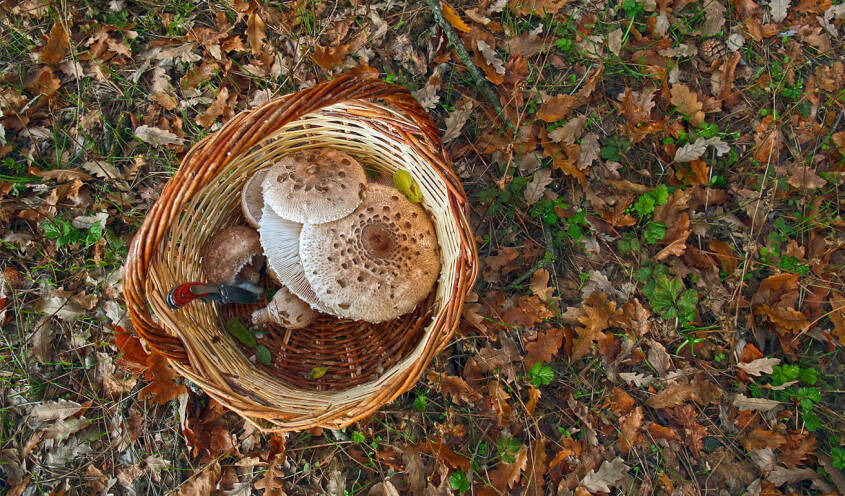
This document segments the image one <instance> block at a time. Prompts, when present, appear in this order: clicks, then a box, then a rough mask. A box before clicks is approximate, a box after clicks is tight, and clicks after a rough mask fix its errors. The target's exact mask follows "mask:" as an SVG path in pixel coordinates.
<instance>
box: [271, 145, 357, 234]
mask: <svg viewBox="0 0 845 496" xmlns="http://www.w3.org/2000/svg"><path fill="white" fill-rule="evenodd" d="M366 184H367V176H366V174H365V173H364V168H363V167H361V164H359V163H358V161H356V160H355V159H354V158H352V157H350V156H349V155H347V154H345V153H343V152H340V151H338V150H332V149H329V148H314V149H310V150H305V151H298V152H294V153H293V154H290V155H285V156H284V157H282V158H280V159H279V160H278V161H277V162H276V163H275V164H273V166H271V167H270V169H269V170H268V171H267V175H266V177H265V178H264V181H263V182H262V186H263V191H264V202H265V203H267V204H269V205H270V207H272V208H273V210H274V211H275V212H276V214H278V215H279V216H280V217H282V218H284V219H288V220H292V221H294V222H299V223H301V224H304V223H310V224H321V223H324V222H331V221H333V220H337V219H340V218H341V217H345V216H347V215H349V213H350V212H352V211H353V210H355V207H357V206H358V205H360V204H361V201H362V200H363V198H364V189H365V187H366Z"/></svg>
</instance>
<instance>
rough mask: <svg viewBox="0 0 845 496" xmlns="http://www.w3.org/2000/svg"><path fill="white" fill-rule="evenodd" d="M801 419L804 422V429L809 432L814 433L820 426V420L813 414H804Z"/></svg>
mask: <svg viewBox="0 0 845 496" xmlns="http://www.w3.org/2000/svg"><path fill="white" fill-rule="evenodd" d="M801 418H802V419H803V420H804V427H806V428H807V430H808V431H810V432H815V431H817V430H818V429H819V427H821V426H822V422H821V420H819V417H818V416H816V414H815V413H812V412H805V413H804V414H803V415H802V416H801Z"/></svg>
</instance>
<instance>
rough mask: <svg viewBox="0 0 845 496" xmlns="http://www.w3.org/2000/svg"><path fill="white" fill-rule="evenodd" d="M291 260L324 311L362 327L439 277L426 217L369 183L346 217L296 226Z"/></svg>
mask: <svg viewBox="0 0 845 496" xmlns="http://www.w3.org/2000/svg"><path fill="white" fill-rule="evenodd" d="M299 255H300V259H301V263H302V267H303V269H304V271H305V277H306V278H307V280H308V282H309V283H310V285H311V287H312V288H313V290H314V292H315V294H316V296H317V298H318V300H319V301H320V302H322V303H323V304H324V305H325V306H326V307H327V309H328V310H329V311H330V313H332V314H334V315H337V316H339V317H344V318H349V319H356V320H365V321H368V322H383V321H385V320H390V319H393V318H396V317H398V316H400V315H403V314H405V313H408V312H410V311H411V310H413V309H414V307H415V306H416V305H417V304H418V303H419V302H420V301H422V300H423V299H425V297H426V296H427V295H428V294H429V292H430V291H431V289H432V287H433V286H434V283H435V282H436V281H437V278H438V276H439V274H440V255H439V251H438V246H437V237H436V235H435V231H434V225H433V224H432V222H431V219H430V218H429V216H428V214H426V212H425V210H424V209H423V208H422V207H421V206H419V205H417V204H414V203H411V202H410V201H409V200H408V199H407V198H406V197H405V196H404V195H403V194H402V193H400V192H398V191H397V190H396V189H395V188H391V187H389V186H384V185H381V184H374V183H371V184H370V187H369V189H368V191H367V197H366V198H365V199H364V202H363V203H361V205H360V206H359V207H358V208H357V209H355V211H354V212H352V214H350V215H348V216H347V217H344V218H342V219H340V220H337V221H334V222H329V223H326V224H317V225H314V224H305V225H303V227H302V232H301V234H300V239H299Z"/></svg>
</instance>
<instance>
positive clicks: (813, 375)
mask: <svg viewBox="0 0 845 496" xmlns="http://www.w3.org/2000/svg"><path fill="white" fill-rule="evenodd" d="M799 377H800V378H801V382H803V383H805V384H810V385H813V384H815V383H816V382H817V381H818V380H819V371H818V370H816V369H801V374H800V376H799Z"/></svg>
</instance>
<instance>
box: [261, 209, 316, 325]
mask: <svg viewBox="0 0 845 496" xmlns="http://www.w3.org/2000/svg"><path fill="white" fill-rule="evenodd" d="M300 231H302V224H300V223H298V222H294V221H291V220H287V219H283V218H282V217H280V216H278V215H277V214H276V212H275V211H274V210H273V209H272V208H271V207H270V206H269V205H267V204H265V205H264V210H263V211H262V214H261V221H260V222H259V226H258V233H259V235H260V238H261V246H262V247H263V248H264V255H265V256H266V257H267V271H268V272H269V273H270V275H271V276H273V277H275V279H276V280H277V282H278V283H279V284H281V285H283V286H286V287H287V288H288V289H289V290H290V291H291V292H292V293H293V294H295V295H296V296H298V297H299V298H301V299H303V300H305V301H306V302H307V303H308V304H309V305H311V307H312V308H314V309H316V310H319V311H321V312H325V311H326V308H325V306H324V305H321V304H320V300H319V299H318V298H317V295H316V293H314V289H313V288H311V284H309V283H308V279H306V278H305V271H304V270H303V269H302V263H301V261H300V259H299V233H300Z"/></svg>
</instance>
